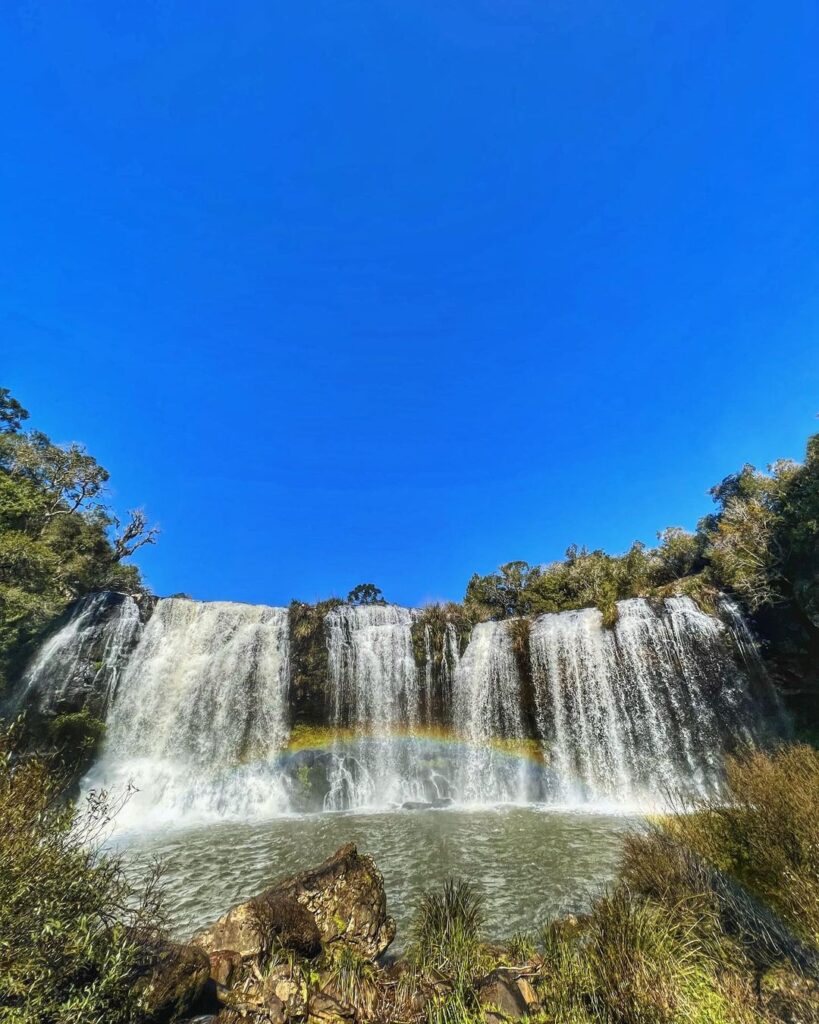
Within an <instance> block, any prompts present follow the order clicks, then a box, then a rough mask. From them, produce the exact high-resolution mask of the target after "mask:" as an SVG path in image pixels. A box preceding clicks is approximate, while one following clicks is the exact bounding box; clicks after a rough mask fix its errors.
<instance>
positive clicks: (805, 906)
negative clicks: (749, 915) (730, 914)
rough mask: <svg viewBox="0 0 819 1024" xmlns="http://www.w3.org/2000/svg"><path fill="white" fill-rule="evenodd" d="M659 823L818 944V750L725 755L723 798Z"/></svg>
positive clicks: (786, 749)
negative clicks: (724, 791)
mask: <svg viewBox="0 0 819 1024" xmlns="http://www.w3.org/2000/svg"><path fill="white" fill-rule="evenodd" d="M663 827H664V829H665V830H666V831H667V833H668V834H669V835H670V836H672V837H673V838H674V839H675V840H677V842H678V843H680V844H682V845H684V846H685V847H686V848H688V849H691V850H693V851H695V852H696V853H697V854H698V855H699V856H701V857H702V858H704V859H705V861H706V862H707V863H709V864H711V865H713V866H714V867H715V868H717V869H719V870H720V871H722V872H724V873H725V874H727V875H730V876H731V877H733V878H735V879H736V880H737V881H738V882H740V883H741V885H742V886H743V887H744V888H745V889H747V890H748V891H749V892H750V893H752V894H753V895H754V896H756V897H758V898H759V899H760V900H761V901H763V902H764V903H765V904H766V905H768V906H770V907H772V908H773V909H774V910H775V911H776V912H777V913H778V914H780V915H781V917H782V918H783V919H784V920H785V921H786V922H787V923H788V924H789V925H790V926H791V928H793V929H794V930H795V931H796V932H797V933H799V934H801V935H802V936H803V938H805V939H807V940H808V941H810V942H812V943H814V944H815V945H819V751H816V750H815V749H814V748H813V747H809V746H804V745H794V746H788V747H783V748H782V749H781V750H778V751H775V752H774V753H772V754H770V755H768V754H764V753H762V752H760V751H751V752H748V753H746V754H743V755H741V756H739V757H732V758H729V759H728V762H727V766H726V798H725V799H724V800H723V799H721V800H719V801H717V800H716V799H713V800H708V801H701V802H700V803H698V804H695V805H694V807H693V808H692V809H691V812H690V813H687V814H684V815H679V816H675V817H673V818H669V819H667V820H666V821H664V822H663Z"/></svg>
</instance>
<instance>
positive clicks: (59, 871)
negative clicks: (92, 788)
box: [0, 730, 161, 1024]
mask: <svg viewBox="0 0 819 1024" xmlns="http://www.w3.org/2000/svg"><path fill="white" fill-rule="evenodd" d="M62 783H63V779H62V777H61V775H60V773H59V772H55V771H54V769H53V767H52V766H51V765H49V763H47V762H46V761H45V760H44V759H42V758H40V757H28V758H23V757H20V756H18V754H17V751H16V749H15V736H14V732H13V730H12V731H11V732H8V731H7V732H3V733H0V864H2V870H1V871H0V1019H2V1020H4V1021H9V1022H14V1024H41V1022H48V1024H98V1022H101V1021H105V1022H106V1024H132V1022H136V1021H139V1020H140V1019H141V1013H142V1011H141V1008H140V1005H139V995H138V994H137V992H135V991H134V987H133V986H134V982H135V981H136V980H137V979H138V978H139V977H141V976H143V975H144V974H145V973H146V971H147V970H148V969H149V968H150V967H151V966H153V964H154V963H155V960H156V956H157V952H156V951H157V950H158V948H159V942H158V939H159V921H160V909H161V889H160V887H159V884H158V883H159V876H158V873H157V872H152V873H151V874H150V876H149V878H148V880H147V882H146V883H145V885H144V886H143V887H141V888H137V887H135V886H134V885H133V884H132V883H131V882H129V881H128V879H127V878H126V875H125V873H124V871H123V867H122V863H121V861H120V860H119V859H118V858H116V857H105V856H103V855H102V853H101V851H100V842H101V838H102V836H103V833H104V830H105V827H106V825H107V823H108V822H109V820H110V813H111V812H110V809H109V807H108V806H107V804H106V801H105V799H104V797H102V796H97V797H95V798H93V799H91V800H90V801H89V803H88V805H87V806H86V808H85V809H84V810H83V812H82V813H81V814H79V815H77V816H75V814H74V811H73V809H72V808H71V807H70V806H67V805H65V804H64V802H63V800H62V798H61V792H62Z"/></svg>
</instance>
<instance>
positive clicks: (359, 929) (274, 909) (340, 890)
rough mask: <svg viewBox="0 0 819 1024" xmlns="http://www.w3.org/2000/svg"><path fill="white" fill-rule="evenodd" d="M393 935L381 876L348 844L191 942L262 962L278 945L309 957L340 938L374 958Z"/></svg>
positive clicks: (211, 950)
mask: <svg viewBox="0 0 819 1024" xmlns="http://www.w3.org/2000/svg"><path fill="white" fill-rule="evenodd" d="M394 937H395V922H394V921H393V919H392V918H391V917H388V916H387V900H386V896H385V894H384V880H383V879H382V877H381V872H380V871H379V870H378V868H377V867H376V866H375V864H374V862H373V861H372V859H371V858H370V857H366V856H361V855H360V854H359V853H358V851H357V849H356V847H355V845H354V844H353V843H349V844H348V845H347V846H342V847H341V849H340V850H338V851H336V853H334V854H333V855H332V857H329V858H328V859H327V860H326V861H324V863H323V864H320V865H319V866H318V867H317V868H313V869H311V870H309V871H303V872H301V873H300V874H298V875H292V876H291V877H289V878H285V879H283V880H282V881H280V882H277V883H276V884H275V885H274V886H272V887H271V888H270V889H267V890H265V892H263V893H260V894H259V895H258V896H255V897H254V898H253V899H251V900H248V901H246V902H245V903H240V904H237V906H235V907H232V908H231V909H230V910H229V911H228V912H227V913H226V914H225V915H223V916H222V917H220V918H219V920H218V921H216V922H215V923H214V924H212V925H211V926H210V927H209V928H206V929H204V930H203V931H201V932H199V933H198V934H197V935H195V936H194V938H193V940H192V941H193V942H194V943H195V944H196V945H197V946H200V947H201V948H202V949H204V950H206V951H207V952H208V953H215V952H216V951H218V950H233V951H234V952H236V953H238V954H239V955H240V956H241V957H242V958H243V959H248V958H259V959H264V958H265V957H266V956H267V955H268V954H269V951H270V950H271V949H272V948H273V946H274V945H277V944H278V945H283V946H285V947H286V948H290V949H293V950H294V951H295V952H298V953H299V954H300V955H302V956H308V957H309V956H315V955H317V954H318V953H319V952H320V951H321V944H322V943H331V942H336V941H339V940H341V941H344V942H347V943H349V944H350V945H351V946H353V947H354V948H355V949H356V951H357V952H359V953H361V954H362V955H363V956H365V957H368V958H369V959H374V958H375V957H378V956H380V955H381V954H382V953H383V952H384V951H385V950H386V949H387V947H388V946H389V944H390V943H391V942H392V940H393V938H394Z"/></svg>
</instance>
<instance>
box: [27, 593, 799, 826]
mask: <svg viewBox="0 0 819 1024" xmlns="http://www.w3.org/2000/svg"><path fill="white" fill-rule="evenodd" d="M617 609H618V619H617V622H616V624H615V626H614V628H613V629H605V628H604V627H603V621H602V616H601V614H600V612H599V611H597V610H596V609H593V608H587V609H583V610H580V611H569V612H561V613H555V614H546V615H541V616H540V617H539V618H537V619H535V620H534V621H532V622H526V621H523V620H520V621H515V620H510V621H504V622H482V623H479V624H477V625H476V626H474V628H473V629H472V633H471V637H470V640H469V643H468V645H467V646H466V649H465V650H464V651H463V654H461V653H460V651H461V647H460V642H459V633H458V629H457V628H456V626H455V625H454V624H453V623H452V622H451V621H445V620H442V619H441V618H435V617H433V618H432V619H430V617H429V614H428V613H423V612H419V611H416V610H414V609H409V608H401V607H398V606H396V605H368V606H351V605H340V606H338V607H335V608H333V609H332V610H331V611H329V612H328V613H327V615H326V617H325V619H324V621H323V632H322V633H321V634H319V635H317V637H316V640H317V642H318V643H322V642H324V643H326V655H327V673H326V677H325V678H324V679H323V680H319V686H322V685H323V686H324V687H325V688H326V701H325V706H326V709H327V710H326V716H325V717H320V708H321V702H320V701H318V702H316V706H317V708H318V711H314V710H313V709H312V706H311V713H312V714H316V715H317V717H316V719H309V721H310V722H311V723H312V724H315V725H319V726H329V728H330V730H331V732H332V739H331V741H330V745H329V748H328V747H327V746H325V745H324V744H323V743H318V744H316V745H315V746H313V747H305V746H301V747H299V746H294V748H293V749H292V750H288V738H289V731H290V723H289V720H290V704H291V702H292V700H293V694H292V693H291V692H290V670H289V652H290V641H289V618H288V612H287V610H286V609H284V608H269V607H266V606H254V605H244V604H232V603H226V602H212V603H203V602H197V601H191V600H186V599H178V598H168V599H165V600H161V601H159V602H158V603H157V604H156V606H155V609H154V611H153V614H152V615H151V617H150V618H149V620H148V622H147V624H144V625H143V622H142V618H143V617H144V616H141V615H140V607H139V605H138V603H137V601H136V600H134V599H133V598H131V597H127V596H125V595H122V594H113V593H107V594H91V595H89V596H88V597H86V598H84V599H83V600H81V601H78V602H77V603H76V604H75V605H74V606H73V607H72V609H70V611H69V613H67V615H66V616H65V617H64V618H63V619H62V620H61V621H60V623H59V624H58V626H57V628H55V630H54V631H53V632H52V633H51V635H50V636H49V637H48V638H47V639H46V641H45V642H44V643H43V645H42V647H41V648H40V650H39V651H38V652H37V654H36V656H35V657H34V658H33V659H32V660H31V662H30V664H29V665H28V667H27V669H26V670H25V673H24V675H23V678H22V680H21V682H20V685H19V686H18V688H17V691H16V694H17V695H16V698H15V700H14V701H12V702H11V704H12V707H11V710H16V709H19V708H23V707H29V708H32V709H34V710H35V711H36V712H37V713H38V714H44V715H45V716H46V717H49V716H53V715H56V714H60V713H63V712H65V711H75V710H78V709H80V708H82V707H88V708H89V709H90V710H91V711H92V713H93V714H95V715H100V716H105V717H106V740H105V744H104V747H103V751H102V754H101V757H100V759H99V761H98V762H97V764H96V765H95V766H94V767H93V768H92V770H91V772H90V773H89V775H88V776H87V778H86V780H85V783H84V784H85V786H86V788H92V787H93V788H108V789H111V790H113V791H115V792H122V790H123V789H124V788H125V787H126V786H127V785H128V784H129V783H133V784H134V786H135V787H136V789H137V792H136V793H135V794H134V795H133V796H132V797H131V799H130V800H129V802H128V803H127V805H126V807H125V809H124V810H123V812H122V813H121V816H120V818H119V820H118V824H119V825H120V826H124V827H126V828H127V827H129V826H132V825H133V826H137V825H138V826H144V825H147V824H151V823H166V822H169V821H176V820H186V821H187V820H189V819H190V818H197V817H198V818H206V819H209V818H221V817H234V818H240V819H241V818H258V817H262V816H265V815H270V814H277V813H284V812H290V811H294V810H317V809H320V808H322V807H323V808H324V809H327V810H347V809H351V808H365V807H366V808H389V807H396V806H400V805H402V804H406V803H407V802H412V803H417V802H425V803H430V802H432V803H436V804H438V805H441V804H445V803H449V802H456V803H460V804H468V805H472V804H494V803H502V802H513V803H519V802H530V803H554V802H557V803H562V804H571V805H578V804H589V805H606V806H611V807H615V806H616V807H634V808H640V807H644V808H645V807H657V806H658V805H660V804H661V803H662V801H663V800H664V798H665V797H666V796H667V794H669V793H673V794H680V793H685V792H688V793H695V794H696V793H709V792H713V791H714V790H715V788H716V787H718V785H719V783H720V778H721V769H722V758H723V754H724V752H725V751H726V749H728V750H730V749H732V748H733V747H735V746H737V745H741V744H746V743H747V744H755V745H758V744H762V743H765V742H766V741H767V740H768V739H770V738H772V737H776V736H781V735H786V734H787V732H788V721H787V716H786V714H785V712H784V710H783V707H782V704H781V702H780V700H779V698H778V696H777V693H776V691H775V689H774V687H773V685H772V684H771V681H770V679H769V678H768V676H767V674H766V672H765V667H764V664H763V662H762V659H761V658H760V655H759V651H758V649H757V645H756V642H755V640H754V638H753V635H752V634H751V632H750V630H749V628H748V626H747V624H746V622H745V620H744V619H743V617H742V615H741V613H740V611H739V609H738V608H737V607H736V605H734V604H733V603H732V602H731V601H729V600H728V599H721V600H720V603H719V607H718V612H719V614H718V615H708V614H705V613H704V612H703V611H701V610H700V609H699V608H698V607H697V606H696V605H695V604H694V602H693V601H691V600H690V599H689V598H687V597H673V598H668V599H666V600H665V601H660V602H650V601H648V600H644V599H632V600H627V601H620V602H619V603H618V605H617ZM527 632H528V661H527V658H526V657H525V656H524V657H522V656H521V655H522V654H523V655H525V654H526V650H525V649H524V651H523V652H521V651H520V650H517V648H516V647H515V642H514V641H513V638H514V637H518V638H519V639H520V641H521V642H523V643H524V647H525V639H524V638H525V637H526V634H527ZM413 636H414V640H413ZM414 642H415V644H417V645H418V653H419V654H420V655H421V658H422V659H423V666H422V667H421V668H419V667H418V666H417V665H416V658H415V655H416V651H415V650H414ZM319 692H321V691H319Z"/></svg>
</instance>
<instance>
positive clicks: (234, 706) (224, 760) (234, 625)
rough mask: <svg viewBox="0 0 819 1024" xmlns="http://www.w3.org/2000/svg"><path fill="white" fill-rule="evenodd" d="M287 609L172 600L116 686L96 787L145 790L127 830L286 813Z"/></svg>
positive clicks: (128, 813)
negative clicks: (282, 757) (282, 762)
mask: <svg viewBox="0 0 819 1024" xmlns="http://www.w3.org/2000/svg"><path fill="white" fill-rule="evenodd" d="M288 649H289V641H288V614H287V609H285V608H268V607H265V606H262V605H244V604H232V603H227V602H212V603H201V602H197V601H190V600H186V599H178V598H168V599H166V600H162V601H160V602H159V603H158V604H157V607H156V610H155V611H154V614H153V616H152V617H151V620H150V622H149V623H148V625H147V627H146V628H145V631H144V633H143V636H142V638H141V640H140V642H139V644H138V645H137V647H136V649H135V650H134V652H133V654H132V656H131V658H130V660H129V662H128V666H127V668H126V670H125V672H124V674H123V676H122V678H121V680H120V685H119V687H118V689H117V693H116V696H115V698H114V700H113V701H112V704H111V707H110V710H109V713H108V720H107V736H106V743H105V747H104V750H103V754H102V758H101V760H100V762H99V763H98V765H97V766H96V768H95V770H94V771H93V772H92V774H91V777H90V778H89V780H88V783H87V784H88V785H89V786H97V787H100V786H104V787H113V788H115V789H121V788H122V787H124V786H125V785H127V784H128V783H130V782H132V783H133V785H134V786H135V787H136V789H137V792H136V794H135V795H133V796H132V798H131V799H130V801H129V802H128V803H127V805H126V807H125V809H124V811H123V812H122V816H123V821H122V822H121V824H122V823H124V824H125V825H126V826H127V825H128V824H134V825H137V824H140V825H141V824H143V823H144V822H145V821H146V820H149V821H171V820H176V819H177V818H179V817H182V816H185V817H190V816H193V817H196V816H200V817H226V816H227V817H238V818H245V817H258V816H261V815H264V814H269V813H275V812H277V811H281V810H284V809H286V807H287V797H286V793H285V791H284V786H283V782H282V779H281V774H280V771H279V767H278V763H277V755H278V754H279V751H280V750H281V748H282V746H283V745H284V743H285V742H286V740H287V735H288V725H287V718H286V709H287V689H288Z"/></svg>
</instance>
